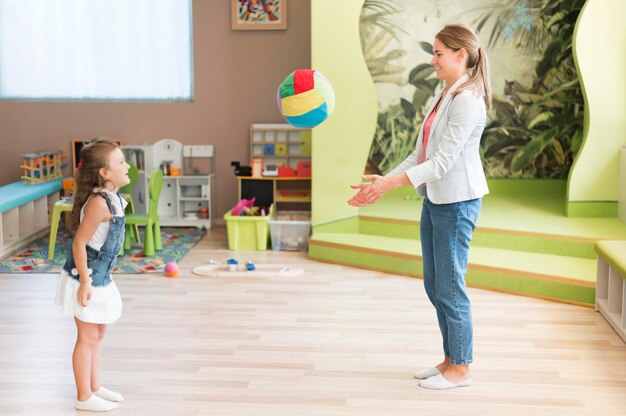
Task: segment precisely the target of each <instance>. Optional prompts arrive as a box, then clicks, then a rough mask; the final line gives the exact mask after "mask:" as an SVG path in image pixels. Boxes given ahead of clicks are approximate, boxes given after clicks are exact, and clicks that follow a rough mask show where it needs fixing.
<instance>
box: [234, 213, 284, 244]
mask: <svg viewBox="0 0 626 416" xmlns="http://www.w3.org/2000/svg"><path fill="white" fill-rule="evenodd" d="M258 209H259V208H258V207H253V208H252V211H253V212H256V211H258ZM231 211H232V210H231ZM231 211H228V212H227V213H226V214H225V215H224V220H225V221H226V229H227V232H228V249H229V250H267V243H268V239H269V228H270V226H269V223H268V221H269V220H270V218H274V217H275V214H274V208H273V207H271V208H270V212H269V213H268V215H265V216H258V217H257V216H254V217H253V216H234V215H231Z"/></svg>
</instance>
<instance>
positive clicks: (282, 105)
mask: <svg viewBox="0 0 626 416" xmlns="http://www.w3.org/2000/svg"><path fill="white" fill-rule="evenodd" d="M276 99H277V101H278V108H279V110H280V114H282V116H283V117H284V118H285V120H287V122H288V123H289V124H291V125H292V126H294V127H299V128H311V127H315V126H317V125H318V124H320V123H321V122H323V121H324V120H326V119H327V118H328V116H329V115H331V114H332V113H333V111H334V110H335V92H334V91H333V87H332V85H330V82H328V80H327V79H326V78H325V77H324V75H322V74H321V73H320V72H319V71H315V70H313V69H298V70H296V71H294V72H292V73H291V74H289V76H287V78H285V80H284V81H283V82H282V84H280V87H278V91H277V92H276Z"/></svg>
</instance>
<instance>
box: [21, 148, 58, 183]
mask: <svg viewBox="0 0 626 416" xmlns="http://www.w3.org/2000/svg"><path fill="white" fill-rule="evenodd" d="M66 157H67V154H65V153H63V152H62V151H60V150H42V151H40V152H36V153H26V154H23V155H22V158H23V159H24V162H23V163H22V164H21V165H20V168H22V170H23V171H24V173H23V175H22V179H23V180H24V182H26V183H27V184H29V185H30V184H34V183H41V182H45V181H49V180H52V179H56V178H61V177H63V172H62V171H61V170H62V169H63V168H64V167H66V166H67V164H65V165H62V164H61V162H62V160H63V159H64V158H66Z"/></svg>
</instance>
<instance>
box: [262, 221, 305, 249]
mask: <svg viewBox="0 0 626 416" xmlns="http://www.w3.org/2000/svg"><path fill="white" fill-rule="evenodd" d="M269 225H270V234H271V237H272V250H284V251H296V250H299V251H306V250H307V248H308V247H309V234H311V214H310V213H309V212H298V211H285V212H280V213H278V216H277V217H276V218H275V219H271V220H269Z"/></svg>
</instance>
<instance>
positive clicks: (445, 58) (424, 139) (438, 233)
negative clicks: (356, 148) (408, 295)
mask: <svg viewBox="0 0 626 416" xmlns="http://www.w3.org/2000/svg"><path fill="white" fill-rule="evenodd" d="M431 63H432V65H433V66H434V67H435V72H436V76H437V78H439V79H441V80H443V81H445V85H446V86H445V88H444V89H443V91H441V92H440V93H439V94H437V96H436V97H435V99H434V100H433V102H432V104H431V106H430V109H429V110H428V113H427V117H426V119H425V121H424V123H423V124H422V128H421V129H420V132H419V135H418V137H417V144H416V148H415V151H414V152H413V153H412V154H411V155H410V156H409V157H407V158H406V160H404V161H403V162H402V163H401V164H400V165H398V166H397V167H396V168H395V169H393V170H392V171H391V172H389V173H388V174H387V175H386V176H384V177H383V176H379V175H366V176H364V178H365V179H369V180H371V182H369V183H362V184H359V185H352V188H353V189H359V192H358V193H357V194H356V195H355V196H354V197H352V198H351V199H350V200H349V201H348V204H350V205H352V206H356V207H360V206H366V205H369V204H372V203H374V202H376V201H377V200H378V199H379V198H380V197H381V196H382V195H383V194H385V193H386V192H388V191H390V190H392V189H396V188H400V187H403V186H406V185H409V184H410V185H411V186H413V187H414V188H416V189H417V191H418V193H419V194H420V195H422V196H423V197H424V204H423V208H422V217H421V222H420V235H421V236H420V239H421V244H422V257H423V264H424V273H423V274H424V287H425V288H426V293H427V294H428V298H429V299H430V301H431V303H432V304H433V306H434V307H435V309H436V311H437V320H438V322H439V329H440V330H441V335H442V337H443V351H444V360H443V361H442V362H441V363H439V364H438V365H436V366H435V367H431V368H426V369H423V370H420V371H418V372H417V373H416V374H415V377H417V378H420V379H424V380H422V381H421V382H420V386H421V387H424V388H429V389H450V388H455V387H464V386H469V385H470V384H471V383H472V379H471V376H470V371H469V364H470V363H471V362H472V360H473V356H472V336H473V334H472V315H471V310H470V301H469V297H468V295H467V291H466V287H465V273H466V271H467V257H468V252H469V242H470V241H471V239H472V232H473V231H474V228H475V227H476V221H477V220H478V215H479V213H480V206H481V198H482V196H483V195H485V194H487V193H488V192H489V190H488V188H487V181H486V179H485V174H484V172H483V167H482V162H481V159H480V154H479V145H480V137H481V134H482V132H483V129H484V126H485V119H486V110H487V109H488V108H489V107H490V96H491V86H490V82H489V68H488V62H487V55H486V54H485V51H484V50H482V48H481V47H480V42H479V41H478V38H477V36H476V34H475V33H474V31H473V30H472V29H471V28H469V27H468V26H465V25H462V24H452V25H447V26H445V27H444V28H443V29H442V30H441V31H440V32H439V33H437V35H436V36H435V41H434V43H433V59H432V61H431Z"/></svg>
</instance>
